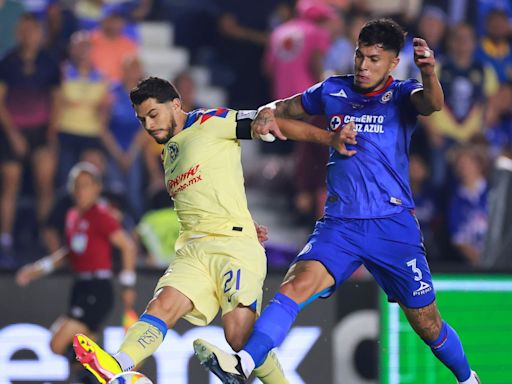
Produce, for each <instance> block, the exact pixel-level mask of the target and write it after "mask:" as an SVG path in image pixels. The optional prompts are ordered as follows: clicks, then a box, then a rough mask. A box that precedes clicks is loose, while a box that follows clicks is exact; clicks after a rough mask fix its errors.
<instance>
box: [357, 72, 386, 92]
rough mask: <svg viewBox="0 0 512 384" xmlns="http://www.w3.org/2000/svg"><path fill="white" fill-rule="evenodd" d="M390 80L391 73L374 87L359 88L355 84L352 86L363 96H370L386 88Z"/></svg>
mask: <svg viewBox="0 0 512 384" xmlns="http://www.w3.org/2000/svg"><path fill="white" fill-rule="evenodd" d="M392 81H393V77H391V75H388V76H387V77H386V78H385V79H383V80H382V81H381V82H380V83H379V84H377V85H376V86H375V87H372V88H361V87H358V86H357V85H356V84H354V85H353V87H354V90H355V91H356V92H357V93H361V94H362V95H364V96H371V95H373V94H375V93H379V92H380V91H382V90H384V89H385V88H387V87H388V86H389V84H390V83H391V82H392Z"/></svg>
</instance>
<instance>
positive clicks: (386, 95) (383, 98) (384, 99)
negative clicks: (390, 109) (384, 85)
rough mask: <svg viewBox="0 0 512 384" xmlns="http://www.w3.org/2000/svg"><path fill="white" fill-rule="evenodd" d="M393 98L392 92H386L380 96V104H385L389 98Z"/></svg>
mask: <svg viewBox="0 0 512 384" xmlns="http://www.w3.org/2000/svg"><path fill="white" fill-rule="evenodd" d="M392 97H393V91H387V92H386V93H385V94H383V95H382V97H381V98H380V102H381V103H382V104H386V103H387V102H388V101H389V100H391V98H392Z"/></svg>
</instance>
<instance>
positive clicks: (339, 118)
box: [329, 115, 343, 132]
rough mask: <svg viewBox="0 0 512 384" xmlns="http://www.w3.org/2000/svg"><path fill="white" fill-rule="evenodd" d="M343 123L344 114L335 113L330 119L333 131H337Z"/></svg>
mask: <svg viewBox="0 0 512 384" xmlns="http://www.w3.org/2000/svg"><path fill="white" fill-rule="evenodd" d="M342 123H343V115H334V116H333V117H331V120H330V121H329V129H330V130H331V131H333V132H334V131H337V130H338V129H339V128H340V127H341V124H342Z"/></svg>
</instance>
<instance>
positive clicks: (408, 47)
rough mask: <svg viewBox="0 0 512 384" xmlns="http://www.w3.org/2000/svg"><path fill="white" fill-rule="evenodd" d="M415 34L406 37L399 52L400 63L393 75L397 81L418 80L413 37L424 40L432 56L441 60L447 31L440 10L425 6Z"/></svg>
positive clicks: (418, 73)
mask: <svg viewBox="0 0 512 384" xmlns="http://www.w3.org/2000/svg"><path fill="white" fill-rule="evenodd" d="M416 25H417V29H416V31H415V33H413V34H409V35H408V36H407V37H406V41H405V45H404V48H403V49H402V51H401V52H400V62H399V63H398V66H397V68H396V69H395V71H394V75H395V76H396V77H397V78H399V79H408V78H419V76H420V71H419V69H418V67H417V66H416V65H415V64H414V52H413V51H414V48H413V43H412V42H413V39H414V37H421V38H422V39H425V41H426V42H427V44H428V46H429V48H430V49H432V50H433V51H434V55H435V56H436V57H438V58H440V59H441V58H442V55H443V54H444V49H443V48H444V47H443V43H444V37H445V34H446V29H447V25H448V24H447V17H446V14H445V13H444V12H443V10H442V9H441V8H438V7H433V6H427V7H425V8H424V9H423V11H422V12H421V14H420V16H419V18H418V21H417V24H416Z"/></svg>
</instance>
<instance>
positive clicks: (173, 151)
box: [167, 142, 180, 163]
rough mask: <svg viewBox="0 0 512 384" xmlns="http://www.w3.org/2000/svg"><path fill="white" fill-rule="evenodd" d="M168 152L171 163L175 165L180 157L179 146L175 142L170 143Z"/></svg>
mask: <svg viewBox="0 0 512 384" xmlns="http://www.w3.org/2000/svg"><path fill="white" fill-rule="evenodd" d="M167 152H168V153H169V160H170V161H171V163H174V161H175V160H176V158H177V157H178V154H179V153H180V149H179V147H178V144H177V143H175V142H171V143H169V145H167Z"/></svg>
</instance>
